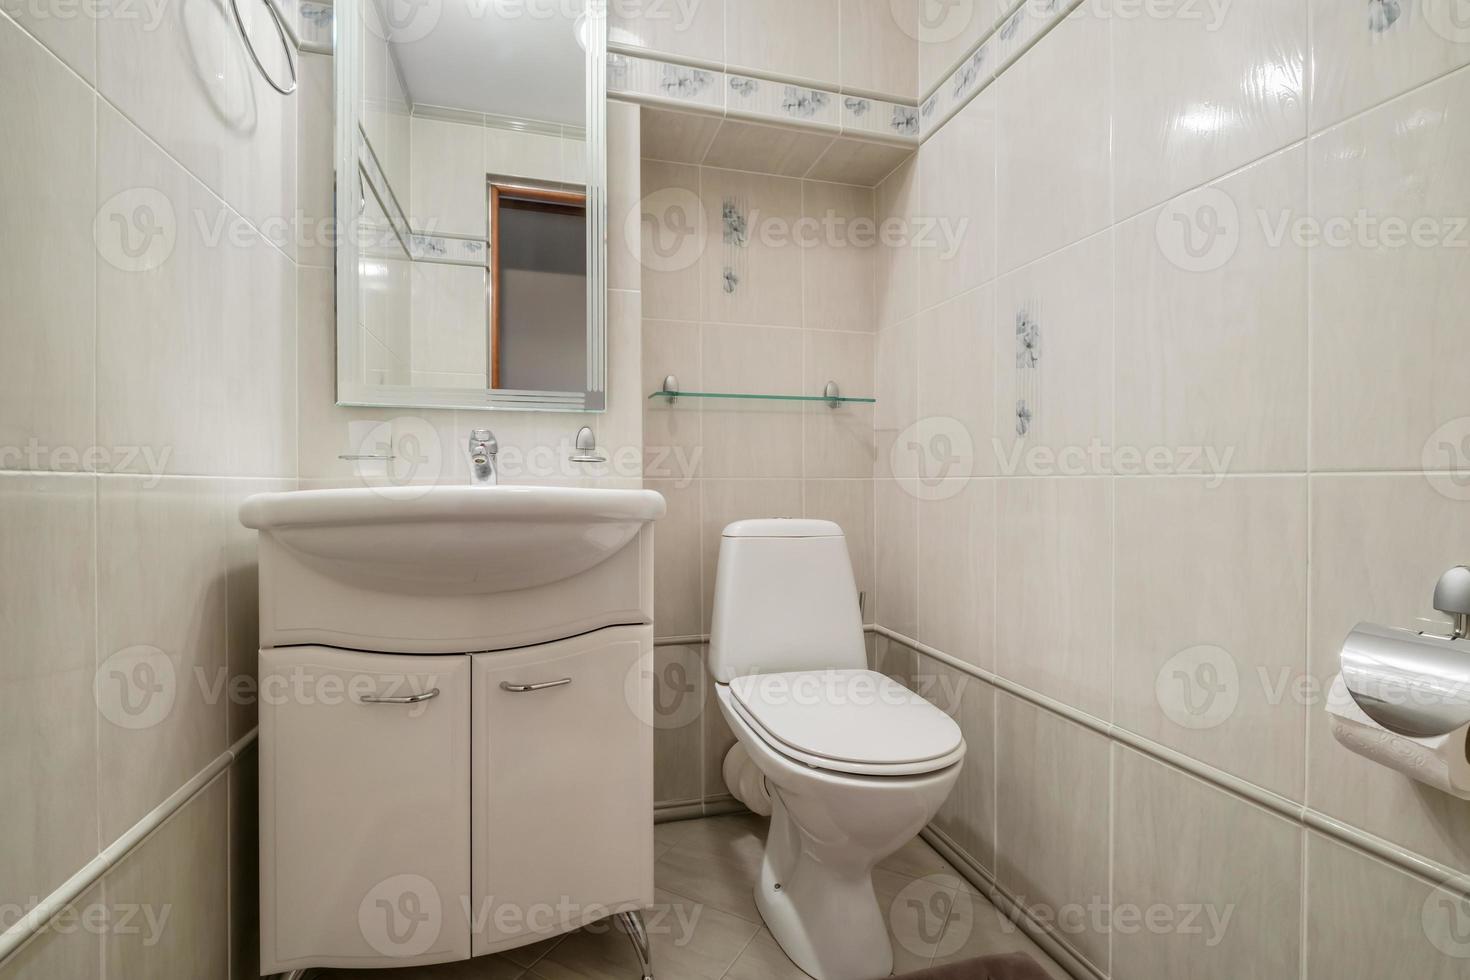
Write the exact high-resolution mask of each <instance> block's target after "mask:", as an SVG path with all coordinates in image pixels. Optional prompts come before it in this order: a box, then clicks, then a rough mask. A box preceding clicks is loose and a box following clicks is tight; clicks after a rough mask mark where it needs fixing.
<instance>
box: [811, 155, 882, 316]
mask: <svg viewBox="0 0 1470 980" xmlns="http://www.w3.org/2000/svg"><path fill="white" fill-rule="evenodd" d="M801 188H802V217H803V218H804V219H805V221H806V227H807V228H808V231H809V233H810V234H811V235H812V236H813V238H814V241H813V242H812V243H811V244H810V245H808V247H805V248H803V249H802V256H801V261H802V325H803V326H805V327H807V328H808V329H815V330H853V331H867V332H872V331H874V330H877V329H878V322H877V315H876V312H875V309H874V300H875V297H874V285H873V277H874V273H875V271H876V269H877V265H878V262H879V260H880V256H881V253H880V252H879V250H878V247H877V242H876V236H875V235H874V234H873V233H872V231H873V227H874V225H873V222H874V220H875V219H874V207H875V204H876V201H875V197H876V195H875V194H874V192H873V189H872V188H870V187H857V186H853V185H850V184H828V183H823V182H819V181H811V180H808V181H803V182H802V185H801ZM814 222H815V223H816V224H815V225H814V224H813V223H814Z"/></svg>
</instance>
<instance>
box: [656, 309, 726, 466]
mask: <svg viewBox="0 0 1470 980" xmlns="http://www.w3.org/2000/svg"><path fill="white" fill-rule="evenodd" d="M701 333H702V331H701V330H700V327H699V324H697V323H677V322H673V321H669V320H645V321H643V383H642V385H641V386H640V389H639V393H640V394H647V393H649V392H654V391H662V390H663V384H664V379H665V378H667V377H668V376H669V375H671V374H672V375H673V376H674V377H675V378H676V379H677V380H678V382H679V388H680V390H681V391H708V390H709V389H708V388H707V387H706V386H705V383H704V373H703V357H702V355H701V347H702V344H701V340H700V336H701ZM703 418H704V412H703V404H702V403H700V402H698V401H691V400H690V399H688V398H685V399H680V400H676V401H673V402H670V401H669V400H668V399H665V398H645V399H644V401H643V448H644V457H643V458H644V461H645V462H644V475H645V476H648V477H654V478H657V479H676V478H692V477H697V476H701V475H703V453H704V448H703V447H704V439H703V435H702V432H703V424H702V420H703Z"/></svg>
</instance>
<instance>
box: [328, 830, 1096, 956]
mask: <svg viewBox="0 0 1470 980" xmlns="http://www.w3.org/2000/svg"><path fill="white" fill-rule="evenodd" d="M765 835H766V821H765V820H764V819H762V818H760V817H755V816H752V815H750V814H742V815H737V816H729V817H712V818H709V819H706V820H690V821H684V822H681V823H668V824H661V825H659V827H658V828H657V829H656V830H655V833H654V839H655V842H656V844H655V857H656V860H657V864H656V866H655V881H656V885H657V894H656V901H657V903H658V904H657V906H656V907H655V908H654V909H651V910H650V911H649V912H647V913H645V917H646V921H647V923H648V929H649V932H650V934H651V937H652V941H653V956H654V975H655V977H656V980H806V974H805V973H803V972H801V971H800V970H798V969H797V968H796V966H795V965H794V964H792V963H791V961H790V960H788V959H787V958H786V954H784V953H783V952H781V947H780V946H778V945H777V944H776V941H775V940H774V939H772V938H771V934H770V933H769V932H767V931H766V929H765V927H764V926H762V925H761V919H760V915H759V913H757V912H756V908H755V899H754V896H753V889H754V888H755V881H756V876H757V874H758V872H759V870H760V862H761V854H762V852H763V850H764V848H765ZM874 884H875V885H876V887H877V891H878V898H879V900H880V901H881V902H882V903H883V904H884V906H885V907H887V909H888V920H889V934H890V936H891V937H892V939H893V954H894V972H895V973H899V974H901V973H907V972H910V971H913V970H919V969H922V968H924V967H926V966H929V965H931V964H939V963H949V962H953V961H955V960H963V959H969V958H971V957H975V956H985V955H989V954H992V953H1010V952H1015V951H1018V950H1024V951H1026V952H1028V953H1030V954H1031V955H1032V956H1034V957H1035V958H1036V960H1037V962H1039V963H1041V964H1042V965H1043V966H1045V967H1046V968H1047V971H1048V972H1049V973H1050V974H1051V975H1052V976H1053V977H1055V978H1056V980H1066V978H1067V974H1066V973H1065V972H1063V971H1062V969H1061V968H1060V967H1058V966H1056V965H1055V964H1054V963H1052V962H1051V961H1050V960H1049V959H1048V958H1047V957H1046V954H1045V953H1043V952H1041V950H1040V949H1038V948H1037V947H1036V945H1035V944H1034V943H1033V942H1032V941H1031V940H1030V939H1028V938H1027V937H1026V935H1025V934H1024V933H1022V932H1021V930H1020V928H1019V927H1018V926H1016V925H1014V924H1013V923H1011V922H1010V921H1008V920H1007V919H1006V918H1005V917H1004V916H1002V915H1001V914H1000V913H999V912H998V911H996V909H995V908H994V907H993V906H992V905H991V904H990V903H989V902H988V901H986V900H985V899H984V898H982V897H981V896H980V895H978V894H977V893H976V892H975V891H974V890H973V889H972V888H971V887H970V885H969V883H968V882H966V881H965V880H964V879H963V878H961V877H960V875H959V874H958V873H957V872H956V871H955V870H954V868H952V867H951V866H950V865H949V863H948V862H946V861H945V860H944V858H942V857H940V856H939V854H938V853H936V852H935V851H934V849H933V848H931V847H930V846H929V845H928V844H926V843H924V842H923V841H922V840H919V839H917V838H916V839H915V840H913V841H911V842H910V843H909V844H907V845H906V846H905V847H904V848H903V849H902V850H900V851H899V852H898V853H897V854H895V855H893V856H892V857H890V858H889V859H888V860H886V861H884V862H883V863H882V864H881V865H879V869H878V871H877V872H876V873H875V874H874ZM390 976H391V977H392V978H393V980H637V977H638V967H637V961H636V959H635V958H634V956H633V950H632V946H631V945H630V944H629V942H628V939H627V937H626V936H624V935H623V934H622V933H621V932H620V931H619V930H618V929H616V928H615V927H613V926H612V925H611V924H610V923H606V922H604V923H599V924H598V925H595V926H592V927H590V928H588V929H583V930H582V931H580V932H575V933H572V934H571V935H568V936H563V937H560V938H558V939H555V940H549V941H547V942H544V943H539V944H537V945H535V946H528V947H525V948H523V949H518V950H512V951H511V952H509V953H505V954H502V955H500V956H490V957H484V958H481V959H477V960H471V961H469V962H467V963H453V964H448V965H446V966H438V967H428V968H411V969H405V970H401V971H394V972H392V973H391V974H388V973H384V972H382V971H378V970H370V971H349V970H332V971H322V972H319V973H317V974H315V975H314V977H313V980H327V978H330V980H347V978H351V980H388V977H390Z"/></svg>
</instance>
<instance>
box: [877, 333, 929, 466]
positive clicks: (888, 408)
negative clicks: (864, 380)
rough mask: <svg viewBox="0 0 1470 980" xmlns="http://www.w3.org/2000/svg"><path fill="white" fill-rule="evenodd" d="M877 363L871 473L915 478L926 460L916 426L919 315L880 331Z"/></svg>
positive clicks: (917, 413)
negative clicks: (874, 428)
mask: <svg viewBox="0 0 1470 980" xmlns="http://www.w3.org/2000/svg"><path fill="white" fill-rule="evenodd" d="M876 363H877V364H879V365H882V367H881V368H880V369H879V370H878V372H877V375H878V376H877V379H876V383H875V385H874V391H875V392H876V395H877V398H878V403H877V404H876V405H875V406H873V424H874V426H875V427H876V429H877V432H876V433H875V439H876V444H875V446H874V453H875V459H874V462H873V474H874V475H875V476H880V477H882V476H897V477H917V476H918V475H919V473H920V472H921V466H922V465H923V464H924V462H925V455H924V452H923V448H924V447H923V446H922V445H921V444H919V441H918V435H919V433H918V429H917V425H918V421H919V319H918V318H915V319H913V320H910V321H908V322H907V323H901V324H899V325H898V326H895V327H889V328H887V329H885V330H883V331H881V332H879V334H878V356H877V360H876Z"/></svg>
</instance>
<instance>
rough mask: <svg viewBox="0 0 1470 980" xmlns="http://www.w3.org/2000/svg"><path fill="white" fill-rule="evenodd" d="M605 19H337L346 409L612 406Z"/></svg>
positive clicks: (372, 3)
mask: <svg viewBox="0 0 1470 980" xmlns="http://www.w3.org/2000/svg"><path fill="white" fill-rule="evenodd" d="M584 7H588V8H590V9H588V10H587V12H585V13H584V9H583V8H584ZM599 8H600V4H598V3H595V2H594V3H591V4H590V5H589V4H587V3H586V2H585V0H556V2H546V3H541V4H527V3H525V2H524V0H442V2H437V3H434V4H423V3H414V2H412V0H345V2H343V3H339V4H338V24H339V25H340V26H341V27H343V28H349V27H350V28H352V29H344V30H342V31H341V35H342V36H339V39H338V59H337V61H338V63H337V84H338V113H339V120H338V127H337V132H338V173H339V174H343V173H348V174H354V175H356V180H355V181H352V182H349V184H348V186H347V187H346V189H345V190H344V187H343V181H341V180H339V181H338V200H339V209H340V208H341V207H342V206H343V204H344V203H345V204H346V205H347V206H348V207H349V208H350V209H351V210H352V211H355V212H356V214H357V215H358V219H357V222H358V227H357V229H356V233H355V234H353V235H351V236H349V240H345V241H343V242H342V243H340V244H339V261H338V361H339V363H338V397H339V401H340V402H341V403H342V404H351V405H393V406H417V407H426V408H434V407H454V408H516V409H547V410H562V411H567V410H577V411H581V410H600V409H602V408H603V407H604V404H605V387H606V385H605V378H606V367H605V346H606V345H605V339H604V338H605V324H604V316H605V314H604V310H605V301H604V299H603V296H602V289H603V282H604V270H605V267H606V257H605V249H604V247H603V241H604V237H605V236H604V229H603V220H602V215H603V212H604V209H603V201H604V199H605V198H604V191H603V187H604V180H605V176H604V171H605V164H604V153H603V140H602V133H603V129H604V116H605V110H604V107H603V94H604V86H603V84H602V79H603V74H604V72H603V69H602V65H603V53H604V50H605V37H604V30H605V28H604V23H603V20H604V18H603V16H602V14H601V12H600V9H599ZM348 11H355V16H350V17H349V16H347V13H348ZM589 107H590V111H589Z"/></svg>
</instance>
